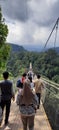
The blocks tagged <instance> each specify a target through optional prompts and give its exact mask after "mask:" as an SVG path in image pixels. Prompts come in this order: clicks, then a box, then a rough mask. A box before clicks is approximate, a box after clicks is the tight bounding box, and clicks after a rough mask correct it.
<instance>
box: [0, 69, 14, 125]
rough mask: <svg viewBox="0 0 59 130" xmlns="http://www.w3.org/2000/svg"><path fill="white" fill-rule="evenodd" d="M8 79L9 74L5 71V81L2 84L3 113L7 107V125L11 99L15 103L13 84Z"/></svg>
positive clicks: (0, 85) (0, 84) (0, 83)
mask: <svg viewBox="0 0 59 130" xmlns="http://www.w3.org/2000/svg"><path fill="white" fill-rule="evenodd" d="M8 77H9V73H8V72H7V71H5V72H4V73H3V78H4V80H3V81H1V82H0V88H1V108H2V112H3V111H4V107H6V112H5V125H7V124H8V119H9V113H10V106H11V98H13V101H14V100H15V95H14V91H13V86H12V82H11V81H10V80H8Z"/></svg>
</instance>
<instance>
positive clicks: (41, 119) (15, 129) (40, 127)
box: [0, 102, 52, 130]
mask: <svg viewBox="0 0 59 130" xmlns="http://www.w3.org/2000/svg"><path fill="white" fill-rule="evenodd" d="M9 121H10V124H9V125H8V126H9V127H10V128H11V129H10V130H23V129H22V122H21V118H20V112H19V108H18V106H17V105H16V103H15V102H12V105H11V113H10V117H9ZM0 129H1V130H5V129H6V128H5V126H4V125H3V123H2V126H1V128H0ZM35 130H52V129H51V126H50V124H49V122H48V118H47V116H46V113H45V111H44V108H43V106H42V104H41V105H40V109H38V110H37V112H36V116H35Z"/></svg>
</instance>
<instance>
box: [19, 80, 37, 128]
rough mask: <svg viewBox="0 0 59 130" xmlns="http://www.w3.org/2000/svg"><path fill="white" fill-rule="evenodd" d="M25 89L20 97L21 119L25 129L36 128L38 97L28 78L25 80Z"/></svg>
mask: <svg viewBox="0 0 59 130" xmlns="http://www.w3.org/2000/svg"><path fill="white" fill-rule="evenodd" d="M23 85H24V87H23V91H22V93H21V95H20V97H19V109H20V113H21V120H22V123H23V130H27V127H28V128H29V130H34V117H35V113H36V108H37V104H38V98H37V96H35V94H34V93H33V92H32V90H31V87H30V81H29V80H28V79H27V80H25V82H24V84H23Z"/></svg>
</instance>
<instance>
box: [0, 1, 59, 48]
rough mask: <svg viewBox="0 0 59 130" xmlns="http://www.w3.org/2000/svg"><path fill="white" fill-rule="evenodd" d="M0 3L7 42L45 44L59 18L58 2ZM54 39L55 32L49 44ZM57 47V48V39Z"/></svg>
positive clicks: (58, 41) (58, 40)
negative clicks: (5, 26)
mask: <svg viewBox="0 0 59 130" xmlns="http://www.w3.org/2000/svg"><path fill="white" fill-rule="evenodd" d="M0 1H1V2H0V3H1V6H2V11H3V15H4V17H5V19H6V23H7V25H8V28H9V35H8V38H7V41H8V42H12V43H16V44H21V45H24V44H30V45H32V44H33V45H35V44H36V45H41V44H42V45H44V44H45V42H46V40H47V39H48V36H49V34H50V32H51V31H52V28H53V26H54V24H55V22H56V20H57V18H58V17H59V0H12V1H11V2H10V0H0ZM58 34H59V33H58ZM57 36H58V35H57ZM58 37H59V36H58ZM54 38H55V31H54V32H53V35H52V37H51V40H50V42H51V43H52V42H53V41H54ZM49 44H50V43H49ZM51 46H52V45H51ZM57 46H59V38H58V39H57Z"/></svg>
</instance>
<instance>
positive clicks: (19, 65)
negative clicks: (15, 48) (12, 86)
mask: <svg viewBox="0 0 59 130" xmlns="http://www.w3.org/2000/svg"><path fill="white" fill-rule="evenodd" d="M30 62H32V66H33V71H34V73H40V74H41V75H44V76H46V77H48V79H50V80H53V81H55V82H56V83H59V54H58V53H57V52H56V51H55V50H52V49H49V50H48V51H46V52H42V53H38V52H28V51H19V52H16V53H14V52H12V53H11V55H10V57H9V60H8V63H7V70H8V71H10V72H11V73H12V74H13V76H15V77H16V76H18V75H21V74H22V73H23V72H24V71H28V70H29V64H30Z"/></svg>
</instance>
